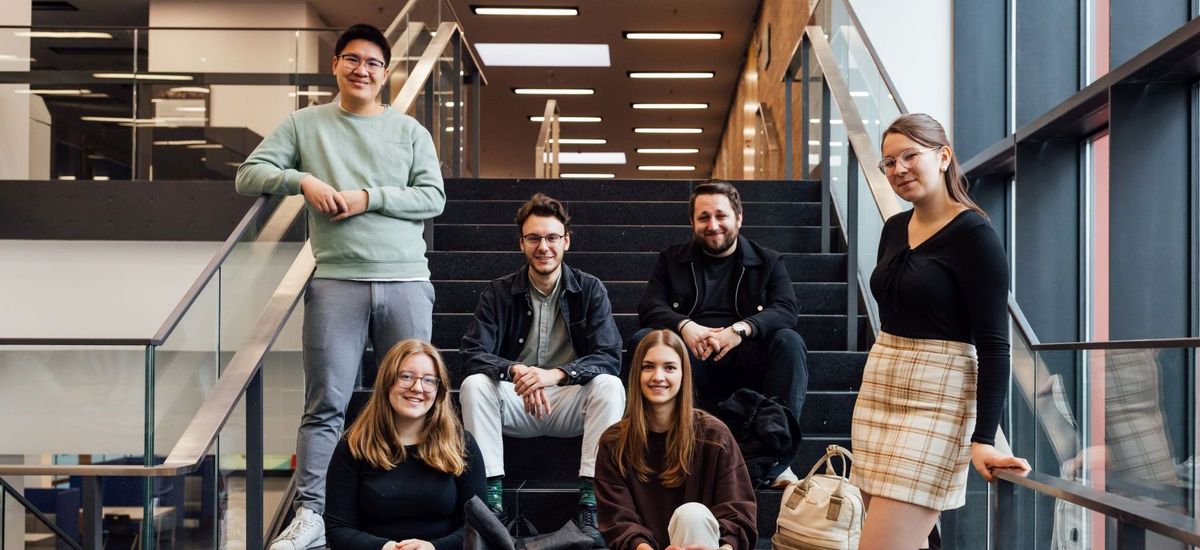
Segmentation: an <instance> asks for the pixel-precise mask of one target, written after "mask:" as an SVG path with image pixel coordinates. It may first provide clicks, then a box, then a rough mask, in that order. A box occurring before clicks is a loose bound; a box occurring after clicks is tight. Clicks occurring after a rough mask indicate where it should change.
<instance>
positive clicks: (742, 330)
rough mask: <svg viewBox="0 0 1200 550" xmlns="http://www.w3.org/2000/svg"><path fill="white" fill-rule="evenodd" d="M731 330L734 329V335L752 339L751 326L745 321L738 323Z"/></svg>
mask: <svg viewBox="0 0 1200 550" xmlns="http://www.w3.org/2000/svg"><path fill="white" fill-rule="evenodd" d="M729 328H731V329H733V333H734V334H737V335H738V336H741V337H742V338H749V337H750V325H747V324H746V322H745V321H738V322H736V323H734V324H733V325H732V326H730V327H729Z"/></svg>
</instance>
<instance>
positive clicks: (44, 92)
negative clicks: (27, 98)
mask: <svg viewBox="0 0 1200 550" xmlns="http://www.w3.org/2000/svg"><path fill="white" fill-rule="evenodd" d="M13 93H14V94H36V95H84V94H90V93H92V91H91V90H84V89H80V90H13Z"/></svg>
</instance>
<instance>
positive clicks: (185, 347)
mask: <svg viewBox="0 0 1200 550" xmlns="http://www.w3.org/2000/svg"><path fill="white" fill-rule="evenodd" d="M221 293H222V292H221V278H220V276H219V275H218V276H214V277H213V278H212V279H210V280H209V281H208V283H207V284H205V285H204V288H203V289H202V290H201V291H200V293H199V295H198V296H197V297H196V300H195V302H193V303H192V304H191V307H189V308H188V309H187V311H186V312H185V313H184V314H183V317H182V318H181V319H180V321H179V324H178V325H176V326H175V329H174V330H173V331H172V332H171V334H170V335H169V336H168V337H167V339H166V340H165V341H164V342H163V344H162V345H161V346H158V347H157V348H155V352H154V386H153V392H154V454H155V455H156V457H157V458H158V459H161V458H165V457H166V456H167V455H168V454H170V453H171V449H172V448H174V447H175V444H176V443H177V442H178V441H179V436H180V435H182V434H183V432H184V430H185V429H187V426H188V423H189V422H191V420H192V417H194V416H195V415H196V411H197V410H199V409H200V405H202V404H203V403H204V399H205V397H206V396H207V395H208V392H209V390H211V389H212V387H213V384H215V383H216V381H217V368H218V366H219V356H218V350H219V346H220V339H221V326H220V315H221V309H220V306H221Z"/></svg>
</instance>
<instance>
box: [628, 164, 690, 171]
mask: <svg viewBox="0 0 1200 550" xmlns="http://www.w3.org/2000/svg"><path fill="white" fill-rule="evenodd" d="M695 169H696V167H695V166H682V165H676V164H667V165H661V166H638V170H645V171H647V172H688V171H691V170H695Z"/></svg>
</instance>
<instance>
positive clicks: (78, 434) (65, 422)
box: [0, 345, 147, 460]
mask: <svg viewBox="0 0 1200 550" xmlns="http://www.w3.org/2000/svg"><path fill="white" fill-rule="evenodd" d="M146 355H147V352H146V348H145V347H143V346H98V345H97V346H42V345H24V346H16V345H11V346H0V418H3V419H4V421H3V422H0V442H3V446H2V447H0V453H2V454H4V455H13V456H22V455H23V456H25V457H41V456H44V455H81V454H107V455H122V456H123V455H129V456H137V457H141V456H142V455H143V454H144V450H145V447H144V439H143V434H144V433H145V425H146V420H145V409H144V402H145V389H144V388H145V387H146ZM30 459H31V460H33V459H36V458H30Z"/></svg>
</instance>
